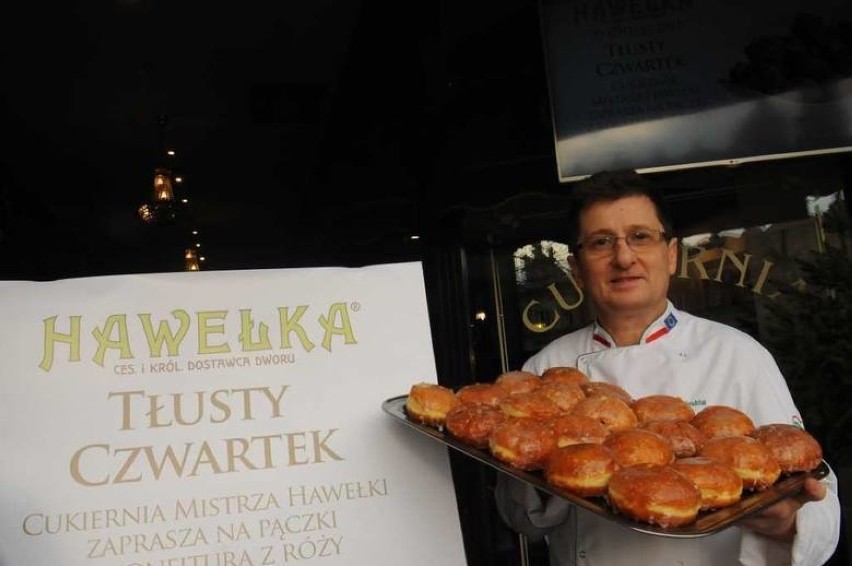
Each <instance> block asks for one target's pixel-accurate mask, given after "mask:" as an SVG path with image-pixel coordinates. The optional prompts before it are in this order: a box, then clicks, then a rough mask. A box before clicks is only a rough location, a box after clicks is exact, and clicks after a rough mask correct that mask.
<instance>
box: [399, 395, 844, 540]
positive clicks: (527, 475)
mask: <svg viewBox="0 0 852 566" xmlns="http://www.w3.org/2000/svg"><path fill="white" fill-rule="evenodd" d="M407 399H408V395H400V396H399V397H391V398H390V399H387V400H386V401H385V402H384V403H382V409H383V410H384V411H385V412H386V413H387V414H388V415H390V416H391V417H393V418H394V419H396V420H398V421H399V422H401V423H403V424H405V425H407V426H409V427H411V428H413V429H414V430H416V431H417V432H419V433H422V434H425V435H426V436H428V437H430V438H433V439H435V440H437V441H438V442H441V443H443V444H445V445H447V446H449V447H450V448H453V449H455V450H458V451H459V452H461V453H463V454H465V455H467V456H469V457H471V458H474V459H475V460H479V461H480V462H482V463H484V464H487V465H489V466H491V467H492V468H495V469H496V470H498V471H500V472H502V473H504V474H508V475H510V476H512V477H513V478H516V479H519V480H521V481H523V482H526V483H528V484H530V485H532V486H533V487H536V488H538V489H540V490H541V491H543V492H545V493H549V494H550V495H555V496H556V497H562V498H563V499H567V500H568V501H570V502H571V503H573V504H574V505H577V506H579V507H583V508H584V509H588V510H589V511H592V512H593V513H596V514H598V515H600V516H601V517H604V518H606V519H609V520H611V521H615V522H617V523H620V524H622V525H624V526H625V527H627V528H630V529H633V530H634V531H639V532H642V533H647V534H651V535H657V536H664V537H673V538H698V537H703V536H707V535H711V534H713V533H716V532H719V531H721V530H723V529H726V528H728V527H731V526H733V525H734V524H735V523H736V522H737V521H739V520H740V519H743V518H744V517H747V516H749V515H752V514H753V513H756V512H758V511H760V510H761V509H764V508H765V507H768V506H770V505H772V504H773V503H775V502H777V501H780V500H781V499H784V498H785V497H789V496H791V495H794V494H796V493H798V492H799V491H800V490H801V489H802V484H803V483H804V482H805V479H806V478H808V477H814V478H817V479H820V478H824V477H825V476H827V475H828V471H829V469H828V465H827V464H826V463H825V462H824V461H823V462H822V463H821V464H820V465H819V467H817V468H816V469H815V470H812V471H810V472H798V473H794V474H790V475H787V476H782V477H781V479H779V480H778V481H777V482H775V484H774V485H772V486H771V487H769V488H768V489H765V490H763V491H758V492H748V493H745V492H744V496H743V498H742V499H741V500H740V501H739V502H738V503H736V504H735V505H732V506H730V507H726V508H724V509H719V510H716V511H706V512H705V511H702V512H701V513H699V515H698V519H696V521H695V522H694V523H691V524H689V525H685V526H682V527H671V528H662V527H658V526H656V525H650V524H646V523H640V522H637V521H634V520H632V519H629V518H627V517H625V516H623V515H619V514H617V513H615V512H614V511H613V510H612V508H611V507H610V506H609V505H608V504H607V502H606V500H605V499H604V498H603V497H590V498H584V497H578V496H576V495H573V494H571V493H568V492H567V491H565V490H563V489H560V488H558V487H556V486H554V485H551V484H549V483H547V481H545V479H544V476H543V475H542V474H541V473H540V472H527V471H524V470H519V469H517V468H513V467H511V466H509V465H507V464H504V463H503V462H501V461H499V460H497V459H495V458H494V457H493V456H491V454H490V453H489V452H488V451H487V450H480V449H478V448H474V447H473V446H470V445H468V444H465V443H463V442H461V441H459V440H457V439H455V438H453V437H452V436H451V435H449V434H447V433H445V432H443V431H441V430H437V429H435V428H432V427H429V426H426V425H422V424H420V423H417V422H414V421H412V420H410V419H409V418H408V415H407V414H406V412H405V403H406V401H407Z"/></svg>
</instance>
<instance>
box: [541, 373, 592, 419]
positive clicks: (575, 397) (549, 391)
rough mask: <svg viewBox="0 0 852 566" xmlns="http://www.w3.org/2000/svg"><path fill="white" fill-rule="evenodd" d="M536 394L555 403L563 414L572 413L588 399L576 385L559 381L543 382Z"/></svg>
mask: <svg viewBox="0 0 852 566" xmlns="http://www.w3.org/2000/svg"><path fill="white" fill-rule="evenodd" d="M535 393H536V394H537V395H543V396H544V397H546V398H548V399H550V400H551V401H553V403H554V404H555V405H556V406H557V407H559V410H560V411H562V412H563V413H568V412H570V411H571V409H573V408H574V407H575V406H577V403H579V402H580V401H582V400H583V399H585V398H586V394H585V393H583V390H582V389H581V388H580V386H579V385H577V384H576V383H563V382H558V381H548V382H543V383H542V384H541V387H539V388H538V389H536V390H535Z"/></svg>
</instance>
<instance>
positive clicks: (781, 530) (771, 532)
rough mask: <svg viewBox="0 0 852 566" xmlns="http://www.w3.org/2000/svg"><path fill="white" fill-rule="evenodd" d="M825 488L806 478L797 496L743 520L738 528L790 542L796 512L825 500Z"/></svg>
mask: <svg viewBox="0 0 852 566" xmlns="http://www.w3.org/2000/svg"><path fill="white" fill-rule="evenodd" d="M825 493H826V489H825V486H824V485H823V484H822V483H820V481H819V480H817V479H815V478H807V479H806V480H805V483H804V484H803V485H802V491H800V492H799V493H798V494H796V495H794V496H792V497H788V498H786V499H782V500H781V501H779V502H778V503H775V504H774V505H771V506H770V507H767V508H766V509H764V510H763V511H760V512H758V513H755V514H754V515H752V516H751V517H748V518H747V519H743V521H742V522H741V523H740V526H741V527H743V528H744V529H749V530H751V531H754V532H756V533H758V534H761V535H763V536H767V537H769V538H773V539H776V540H783V541H791V540H793V536H794V535H795V534H796V512H797V511H798V510H799V509H801V507H802V505H804V504H805V503H809V502H811V501H820V500H822V499H823V498H825Z"/></svg>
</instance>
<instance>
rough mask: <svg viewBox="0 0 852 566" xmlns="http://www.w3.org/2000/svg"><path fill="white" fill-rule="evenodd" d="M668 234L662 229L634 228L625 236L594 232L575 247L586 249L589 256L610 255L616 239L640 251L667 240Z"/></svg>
mask: <svg viewBox="0 0 852 566" xmlns="http://www.w3.org/2000/svg"><path fill="white" fill-rule="evenodd" d="M667 239H668V236H667V235H666V233H665V231H663V230H648V229H644V228H643V229H641V230H634V231H633V232H631V233H629V234H627V235H626V236H613V235H612V234H595V235H594V236H589V237H588V238H586V239H585V240H583V241H582V242H580V243H579V244H577V249H578V250H580V249H583V250H586V253H587V254H588V255H589V256H594V257H603V256H608V255H612V254H613V253H614V252H615V243H616V242H618V240H624V241H625V242H627V245H628V246H629V247H630V249H631V250H633V251H634V252H642V251H645V250H648V249H651V248H652V247H654V246H655V245H657V244H659V243H660V242H662V241H663V240H667Z"/></svg>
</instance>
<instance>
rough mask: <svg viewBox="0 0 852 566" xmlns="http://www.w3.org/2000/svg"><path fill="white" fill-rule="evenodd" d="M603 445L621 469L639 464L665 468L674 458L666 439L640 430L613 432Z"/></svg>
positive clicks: (648, 431)
mask: <svg viewBox="0 0 852 566" xmlns="http://www.w3.org/2000/svg"><path fill="white" fill-rule="evenodd" d="M603 445H604V446H606V447H607V448H609V449H610V450H612V453H613V454H614V455H615V461H616V462H618V465H619V466H621V467H622V468H627V467H630V466H638V465H641V464H652V465H654V466H665V465H666V464H671V463H672V462H673V461H674V458H675V456H674V450H673V449H672V445H671V443H670V442H669V440H668V439H667V438H666V437H664V436H662V435H661V434H657V433H656V432H651V431H650V430H645V429H642V428H631V429H627V430H616V431H613V432H611V433H610V434H609V436H608V437H606V440H604V441H603Z"/></svg>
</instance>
